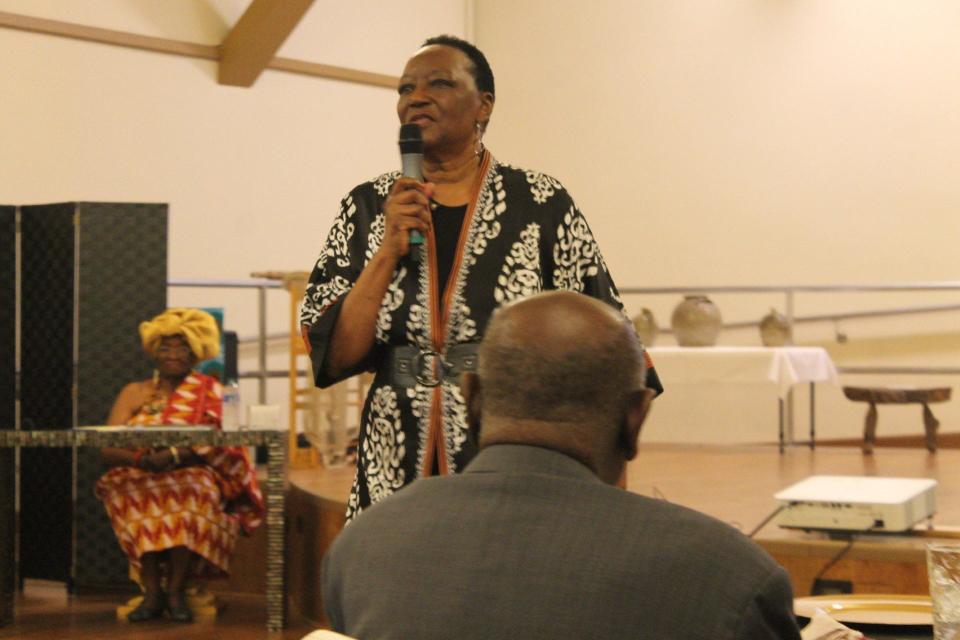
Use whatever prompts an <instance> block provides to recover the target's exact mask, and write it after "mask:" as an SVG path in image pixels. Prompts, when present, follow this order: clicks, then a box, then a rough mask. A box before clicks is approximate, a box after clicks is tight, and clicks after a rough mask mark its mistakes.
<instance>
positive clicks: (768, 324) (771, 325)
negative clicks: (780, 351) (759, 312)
mask: <svg viewBox="0 0 960 640" xmlns="http://www.w3.org/2000/svg"><path fill="white" fill-rule="evenodd" d="M759 327H760V340H761V341H762V342H763V346H765V347H784V346H787V345H790V344H793V328H792V327H791V326H790V322H789V321H788V320H787V317H786V316H785V315H783V314H782V313H779V312H777V310H776V309H770V313H768V314H767V315H765V316H763V319H762V320H760V324H759Z"/></svg>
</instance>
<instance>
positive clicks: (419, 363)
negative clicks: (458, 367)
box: [410, 349, 450, 387]
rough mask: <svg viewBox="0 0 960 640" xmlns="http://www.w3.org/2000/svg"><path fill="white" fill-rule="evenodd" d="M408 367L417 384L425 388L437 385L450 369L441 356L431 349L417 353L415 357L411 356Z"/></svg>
mask: <svg viewBox="0 0 960 640" xmlns="http://www.w3.org/2000/svg"><path fill="white" fill-rule="evenodd" d="M431 359H432V360H431ZM410 365H411V368H412V369H413V375H414V377H415V378H416V380H417V382H419V383H420V384H422V385H423V386H425V387H436V386H437V385H439V384H440V381H441V380H443V376H444V374H445V373H446V371H447V370H449V369H450V365H449V364H448V363H447V362H446V361H445V360H444V359H443V356H442V355H441V354H440V353H438V352H436V351H433V350H432V349H430V350H427V351H417V355H415V356H413V358H412V359H411V361H410Z"/></svg>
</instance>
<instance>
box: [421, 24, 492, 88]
mask: <svg viewBox="0 0 960 640" xmlns="http://www.w3.org/2000/svg"><path fill="white" fill-rule="evenodd" d="M434 44H440V45H444V46H446V47H453V48H454V49H459V50H460V51H462V52H463V53H464V54H465V55H466V56H467V57H468V58H470V62H472V63H473V80H474V82H476V83H477V89H479V90H480V91H489V92H490V95H492V96H494V97H496V95H497V92H496V91H495V90H494V85H493V70H491V69H490V63H489V62H487V57H486V56H485V55H483V52H482V51H480V49H477V48H476V47H475V46H474V45H473V44H471V43H469V42H467V41H466V40H463V39H462V38H458V37H456V36H449V35H443V36H434V37H432V38H427V39H426V40H424V41H423V45H422V46H424V47H429V46H430V45H434Z"/></svg>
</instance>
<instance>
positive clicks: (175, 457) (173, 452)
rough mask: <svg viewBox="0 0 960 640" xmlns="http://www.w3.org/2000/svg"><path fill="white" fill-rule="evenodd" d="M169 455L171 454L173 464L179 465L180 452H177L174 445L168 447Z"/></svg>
mask: <svg viewBox="0 0 960 640" xmlns="http://www.w3.org/2000/svg"><path fill="white" fill-rule="evenodd" d="M170 455H172V456H173V466H175V467H179V466H180V454H179V453H177V448H176V447H170Z"/></svg>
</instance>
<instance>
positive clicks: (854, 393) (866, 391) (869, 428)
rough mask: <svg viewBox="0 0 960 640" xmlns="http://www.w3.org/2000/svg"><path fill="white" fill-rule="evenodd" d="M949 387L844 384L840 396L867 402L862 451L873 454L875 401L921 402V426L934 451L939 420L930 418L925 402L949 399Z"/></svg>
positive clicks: (930, 447) (929, 445)
mask: <svg viewBox="0 0 960 640" xmlns="http://www.w3.org/2000/svg"><path fill="white" fill-rule="evenodd" d="M950 390H951V389H950V387H934V388H927V389H909V388H902V389H894V388H891V387H844V388H843V395H845V396H847V398H848V399H850V400H853V401H854V402H869V403H870V408H869V409H867V417H866V420H865V421H864V425H863V452H864V453H873V444H874V442H876V440H877V405H878V404H922V405H923V428H924V432H925V433H926V443H927V449H928V450H930V452H931V453H932V452H934V451H936V450H937V427H939V426H940V422H938V421H937V419H936V418H934V417H933V412H931V411H930V407H928V406H927V405H928V404H930V403H933V402H946V401H947V400H949V399H950Z"/></svg>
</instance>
